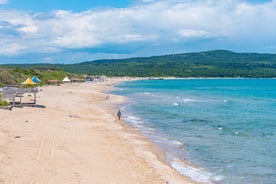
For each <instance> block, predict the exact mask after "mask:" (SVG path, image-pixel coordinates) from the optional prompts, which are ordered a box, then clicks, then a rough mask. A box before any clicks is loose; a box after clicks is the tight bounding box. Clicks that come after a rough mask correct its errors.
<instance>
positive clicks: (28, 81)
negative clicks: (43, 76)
mask: <svg viewBox="0 0 276 184" xmlns="http://www.w3.org/2000/svg"><path fill="white" fill-rule="evenodd" d="M22 84H30V85H33V84H36V83H35V82H33V81H32V79H31V78H30V77H28V79H26V80H25V82H23V83H22Z"/></svg>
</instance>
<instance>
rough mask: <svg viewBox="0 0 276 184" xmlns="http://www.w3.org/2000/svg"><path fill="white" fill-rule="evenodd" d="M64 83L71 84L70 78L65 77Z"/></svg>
mask: <svg viewBox="0 0 276 184" xmlns="http://www.w3.org/2000/svg"><path fill="white" fill-rule="evenodd" d="M62 82H71V80H70V79H68V77H65V78H64V79H63V80H62Z"/></svg>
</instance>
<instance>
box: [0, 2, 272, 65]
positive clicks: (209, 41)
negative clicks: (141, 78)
mask: <svg viewBox="0 0 276 184" xmlns="http://www.w3.org/2000/svg"><path fill="white" fill-rule="evenodd" d="M215 49H226V50H231V51H235V52H259V53H276V0H219V1H218V0H66V1H65V0H0V64H4V63H78V62H82V61H91V60H96V59H106V58H128V57H137V56H138V57H139V56H153V55H164V54H174V53H185V52H197V51H208V50H215Z"/></svg>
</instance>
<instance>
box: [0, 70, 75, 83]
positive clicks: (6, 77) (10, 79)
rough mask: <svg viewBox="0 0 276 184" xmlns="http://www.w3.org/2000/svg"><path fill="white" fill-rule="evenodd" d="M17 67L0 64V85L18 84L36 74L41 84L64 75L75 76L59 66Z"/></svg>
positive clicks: (59, 78) (60, 78) (61, 77)
mask: <svg viewBox="0 0 276 184" xmlns="http://www.w3.org/2000/svg"><path fill="white" fill-rule="evenodd" d="M28 66H30V67H29V68H28V67H27V68H26V67H23V65H22V67H18V66H17V65H9V66H8V67H7V66H4V67H3V66H2V67H1V66H0V87H1V86H3V85H4V84H5V85H19V84H21V83H22V82H24V81H25V80H26V79H27V78H28V77H33V76H37V77H38V78H39V79H40V80H41V83H40V84H41V85H43V84H45V83H46V81H47V80H49V79H57V80H62V79H63V78H64V77H65V76H68V77H70V76H76V75H75V74H70V73H68V72H65V71H62V70H60V69H59V68H53V67H52V68H50V67H48V68H46V67H44V68H35V67H31V66H32V65H28Z"/></svg>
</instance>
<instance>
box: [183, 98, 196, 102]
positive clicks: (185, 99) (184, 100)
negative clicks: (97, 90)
mask: <svg viewBox="0 0 276 184" xmlns="http://www.w3.org/2000/svg"><path fill="white" fill-rule="evenodd" d="M195 101H196V100H193V99H190V98H184V99H183V102H195Z"/></svg>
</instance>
